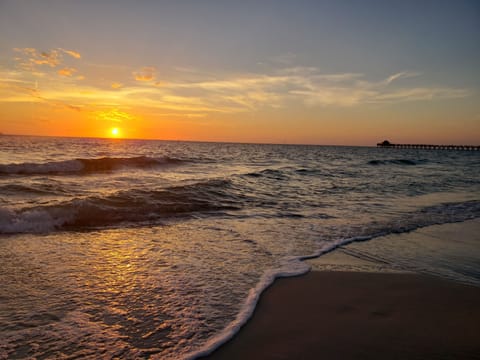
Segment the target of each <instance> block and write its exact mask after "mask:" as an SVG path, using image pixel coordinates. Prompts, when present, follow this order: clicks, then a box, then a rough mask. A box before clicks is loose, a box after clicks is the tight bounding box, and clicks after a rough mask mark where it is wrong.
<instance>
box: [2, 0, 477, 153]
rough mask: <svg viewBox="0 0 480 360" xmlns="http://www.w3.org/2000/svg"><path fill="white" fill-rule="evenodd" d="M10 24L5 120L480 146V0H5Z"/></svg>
mask: <svg viewBox="0 0 480 360" xmlns="http://www.w3.org/2000/svg"><path fill="white" fill-rule="evenodd" d="M0 33H1V34H2V35H1V36H0V73H1V75H0V132H3V133H9V134H32V135H51V136H58V135H60V136H92V137H108V136H118V137H126V138H156V139H176V140H202V141H235V142H237V141H238V142H268V143H270V142H273V143H309V144H346V145H347V144H351V145H373V144H375V143H376V142H378V141H380V140H384V139H390V140H391V141H393V142H413V143H415V142H421V143H456V144H460V143H465V144H474V145H477V144H480V65H479V64H480V1H477V0H473V1H461V0H448V1H442V0H435V1H427V0H425V1H423V0H422V1H418V0H416V1H406V0H401V1H385V0H382V1H380V0H379V1H369V0H366V1H353V0H352V1H316V0H311V1H306V0H305V1H303V0H295V1H293V0H292V1H283V0H256V1H250V0H242V1H238V0H237V1H230V0H216V1H210V0H191V1H182V0H177V1H122V0H117V1H90V0H84V1H64V0H60V1H47V0H31V1H23V0H11V1H7V0H0ZM113 128H116V129H117V132H118V133H117V134H116V135H114V134H113V133H112V129H113Z"/></svg>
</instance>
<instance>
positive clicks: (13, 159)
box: [0, 136, 480, 359]
mask: <svg viewBox="0 0 480 360" xmlns="http://www.w3.org/2000/svg"><path fill="white" fill-rule="evenodd" d="M477 217H480V153H479V152H473V151H472V152H469V151H429V150H406V149H380V148H374V147H372V148H369V147H331V146H328V147H327V146H325V147H323V146H300V145H254V144H225V143H193V142H168V141H141V140H106V139H80V138H41V137H16V136H0V269H1V270H0V284H1V287H0V359H1V358H65V359H73V358H88V359H98V358H107V359H108V358H115V357H117V358H125V359H135V358H148V357H151V358H158V359H169V358H175V359H176V358H179V359H183V358H192V357H195V356H198V355H199V354H202V353H208V351H210V350H211V349H213V348H215V347H216V346H218V345H219V344H220V343H222V342H223V341H225V339H227V338H228V337H230V336H232V335H233V334H235V333H236V331H237V330H238V328H239V326H240V325H241V324H243V323H244V322H245V321H246V319H247V318H248V317H249V315H250V314H251V312H252V311H253V308H254V306H255V304H256V301H257V300H258V296H259V294H260V293H261V292H262V290H263V289H264V288H265V287H266V286H268V285H269V284H271V282H272V281H273V280H274V279H275V277H278V276H288V275H295V274H301V273H304V272H306V271H308V266H307V265H306V264H305V263H304V262H303V261H301V260H302V259H303V258H305V257H309V256H317V255H320V254H322V253H323V252H326V251H329V250H331V249H333V248H335V247H336V246H338V245H341V244H345V243H348V242H352V241H365V240H368V239H371V238H374V237H378V236H381V235H386V234H392V233H399V232H405V231H411V230H414V229H417V228H419V227H423V226H428V225H432V224H442V223H448V222H458V221H464V220H467V219H473V218H477ZM454 247H455V249H456V250H455V251H456V252H455V254H456V255H455V257H454V258H452V257H451V258H448V259H449V260H442V261H427V262H425V264H424V265H423V267H422V269H423V271H425V272H426V273H429V274H433V275H437V276H445V277H447V274H448V278H450V279H453V280H454V281H459V282H462V283H469V284H473V285H476V286H480V266H478V267H477V266H476V265H475V264H477V265H479V264H480V263H479V258H480V246H479V244H478V243H475V244H472V243H468V242H465V241H459V242H458V244H455V246H454ZM412 251H413V252H414V251H415V249H412ZM437 252H440V253H441V252H442V249H437ZM437 255H438V254H435V256H437ZM435 256H434V254H432V259H436V258H437V257H435ZM389 259H390V260H389V261H390V262H391V263H392V264H391V265H392V266H394V267H395V266H396V267H397V268H398V269H400V270H410V267H411V268H414V269H416V270H418V266H417V265H418V264H414V260H412V261H411V262H409V261H408V259H405V258H403V259H401V261H398V263H396V262H395V254H391V256H390V258H389ZM443 259H445V257H444V258H443ZM472 264H473V265H472Z"/></svg>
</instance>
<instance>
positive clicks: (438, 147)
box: [377, 140, 480, 151]
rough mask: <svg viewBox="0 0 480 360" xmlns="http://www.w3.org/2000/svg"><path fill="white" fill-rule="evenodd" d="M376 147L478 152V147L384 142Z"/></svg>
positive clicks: (479, 147)
mask: <svg viewBox="0 0 480 360" xmlns="http://www.w3.org/2000/svg"><path fill="white" fill-rule="evenodd" d="M377 147H381V148H392V149H423V150H462V151H479V150H480V145H431V144H393V143H391V142H390V141H388V140H385V141H383V142H381V143H378V144H377Z"/></svg>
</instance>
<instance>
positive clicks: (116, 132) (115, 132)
mask: <svg viewBox="0 0 480 360" xmlns="http://www.w3.org/2000/svg"><path fill="white" fill-rule="evenodd" d="M110 135H111V136H112V137H119V136H120V130H119V129H118V128H116V127H115V128H112V129H111V130H110Z"/></svg>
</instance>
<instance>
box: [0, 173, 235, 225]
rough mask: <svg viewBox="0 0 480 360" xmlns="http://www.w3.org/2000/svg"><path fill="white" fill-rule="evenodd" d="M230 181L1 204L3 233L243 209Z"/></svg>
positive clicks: (134, 221)
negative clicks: (13, 206)
mask: <svg viewBox="0 0 480 360" xmlns="http://www.w3.org/2000/svg"><path fill="white" fill-rule="evenodd" d="M229 184H230V183H229V182H228V181H226V180H210V181H206V182H199V183H195V184H191V185H184V186H175V187H170V188H166V189H161V190H141V189H131V190H128V191H119V192H117V193H114V194H111V195H108V196H103V197H101V196H91V197H86V198H76V199H73V200H70V201H67V202H63V203H59V204H55V205H46V206H35V207H31V208H24V209H21V210H17V211H14V210H11V209H7V208H0V233H3V234H14V233H46V232H51V231H55V230H82V229H89V228H97V227H105V226H115V225H117V224H119V223H145V222H149V221H155V220H159V219H164V218H171V217H176V216H188V215H192V214H195V213H205V212H215V211H227V210H237V209H240V208H241V202H240V200H239V199H238V198H236V197H232V196H230V195H229V194H228V191H227V188H228V186H229Z"/></svg>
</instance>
